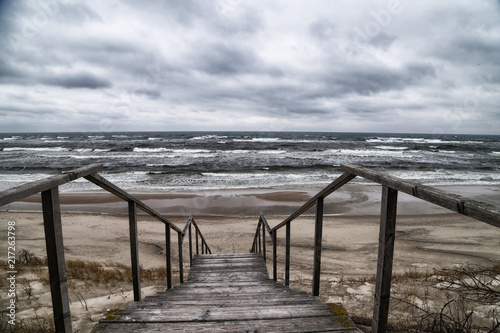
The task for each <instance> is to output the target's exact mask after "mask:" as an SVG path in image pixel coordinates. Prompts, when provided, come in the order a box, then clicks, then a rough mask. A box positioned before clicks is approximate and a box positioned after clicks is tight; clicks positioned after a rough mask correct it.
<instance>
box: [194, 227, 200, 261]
mask: <svg viewBox="0 0 500 333" xmlns="http://www.w3.org/2000/svg"><path fill="white" fill-rule="evenodd" d="M198 233H199V232H198V227H196V228H195V234H196V255H198V254H200V252H199V251H198V237H199V235H198Z"/></svg>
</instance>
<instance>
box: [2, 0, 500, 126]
mask: <svg viewBox="0 0 500 333" xmlns="http://www.w3.org/2000/svg"><path fill="white" fill-rule="evenodd" d="M0 45H2V46H1V48H0V132H61V131H64V132H71V131H91V132H106V131H199V130H217V131H231V130H236V131H326V132H390V133H405V132H406V133H436V134H441V133H443V134H445V133H446V134H450V133H456V134H500V1H499V0H470V1H460V0H453V1H451V0H443V1H435V0H430V1H427V0H422V1H417V0H373V1H363V0H360V1H350V0H335V1H334V0H322V1H321V0H307V1H306V0H304V1H298V0H274V1H269V0H213V1H209V0H182V1H177V0H164V1H135V0H128V1H127V0H123V1H113V0H108V1H103V0H90V1H87V0H43V1H22V0H21V1H14V0H7V1H5V0H0Z"/></svg>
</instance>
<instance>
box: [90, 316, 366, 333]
mask: <svg viewBox="0 0 500 333" xmlns="http://www.w3.org/2000/svg"><path fill="white" fill-rule="evenodd" d="M111 315H112V314H111ZM104 331H105V332H109V333H114V332H116V333H123V332H135V333H145V332H198V333H220V332H224V333H233V332H252V333H255V332H266V333H283V332H287V333H299V332H300V333H303V332H310V333H319V332H342V333H359V331H358V330H357V329H350V328H344V327H340V326H339V325H336V324H335V323H333V324H332V321H331V319H330V318H327V317H320V318H318V317H313V318H297V319H294V318H287V319H275V320H272V321H269V320H261V319H256V320H234V321H220V322H206V321H205V322H178V323H169V324H168V326H165V325H164V324H162V323H147V324H144V323H117V324H106V325H105V324H98V325H97V326H96V327H95V328H94V330H93V332H94V333H96V332H104Z"/></svg>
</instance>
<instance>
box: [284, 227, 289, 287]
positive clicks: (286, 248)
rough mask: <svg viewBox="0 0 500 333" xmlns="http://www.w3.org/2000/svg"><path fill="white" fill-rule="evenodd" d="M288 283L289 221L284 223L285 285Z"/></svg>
mask: <svg viewBox="0 0 500 333" xmlns="http://www.w3.org/2000/svg"><path fill="white" fill-rule="evenodd" d="M289 285H290V222H287V223H286V245H285V286H289Z"/></svg>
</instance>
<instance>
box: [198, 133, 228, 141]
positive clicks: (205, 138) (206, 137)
mask: <svg viewBox="0 0 500 333" xmlns="http://www.w3.org/2000/svg"><path fill="white" fill-rule="evenodd" d="M227 138H228V136H227V135H215V134H210V135H202V136H195V137H192V138H190V139H189V140H212V139H216V140H219V139H227Z"/></svg>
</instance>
